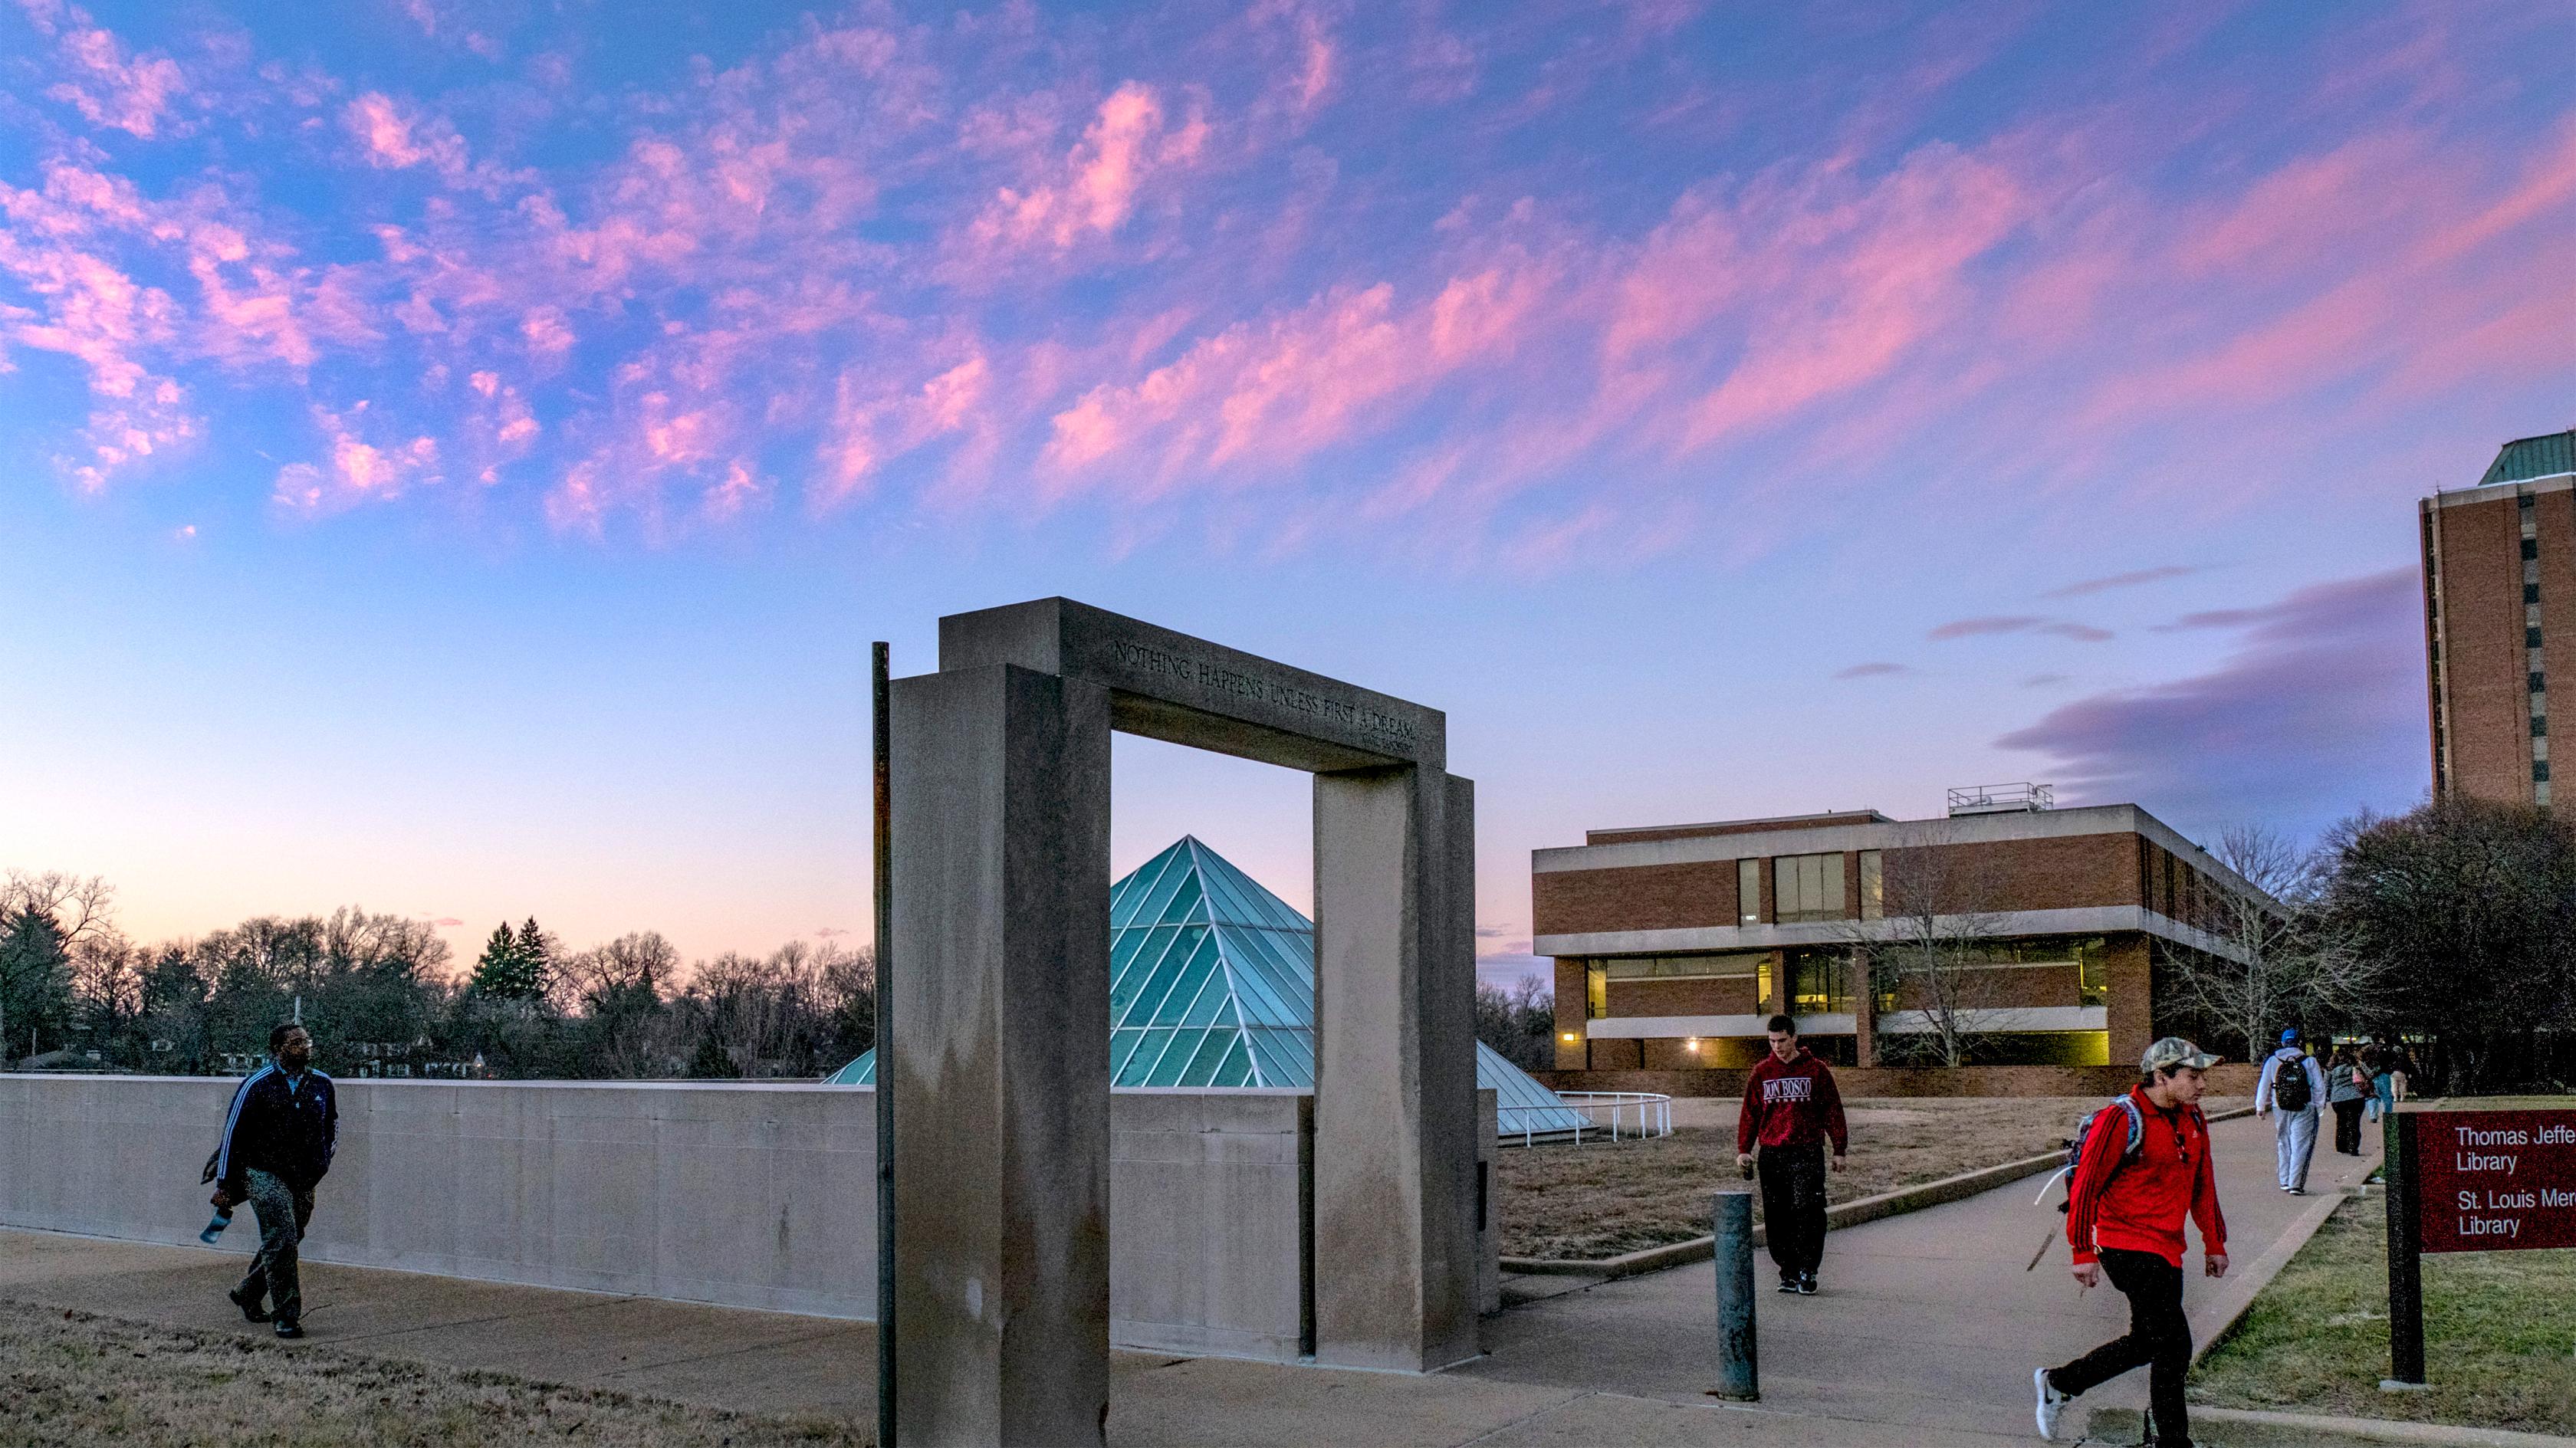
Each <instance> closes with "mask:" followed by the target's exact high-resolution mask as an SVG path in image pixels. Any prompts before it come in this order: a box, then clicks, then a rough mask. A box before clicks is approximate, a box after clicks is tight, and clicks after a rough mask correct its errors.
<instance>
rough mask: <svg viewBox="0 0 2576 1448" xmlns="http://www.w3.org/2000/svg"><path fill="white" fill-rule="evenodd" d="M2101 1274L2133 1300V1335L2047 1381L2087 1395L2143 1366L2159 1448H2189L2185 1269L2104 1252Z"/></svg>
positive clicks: (2145, 1255)
mask: <svg viewBox="0 0 2576 1448" xmlns="http://www.w3.org/2000/svg"><path fill="white" fill-rule="evenodd" d="M2101 1260H2102V1273H2103V1275H2104V1276H2106V1277H2109V1278H2110V1279H2111V1285H2112V1286H2114V1287H2117V1288H2119V1289H2120V1291H2121V1293H2122V1294H2123V1295H2125V1296H2126V1297H2127V1298H2128V1299H2129V1335H2128V1336H2126V1337H2122V1338H2115V1339H2113V1340H2112V1341H2110V1342H2106V1343H2104V1344H2102V1345H2101V1346H2100V1347H2097V1348H2095V1349H2093V1350H2092V1351H2091V1352H2088V1353H2086V1354H2085V1355H2084V1356H2082V1357H2080V1358H2077V1359H2076V1360H2075V1361H2073V1362H2071V1363H2068V1364H2067V1365H2066V1366H2064V1367H2062V1368H2053V1369H2051V1370H2050V1371H2049V1374H2048V1381H2049V1382H2050V1384H2051V1385H2053V1386H2054V1387H2055V1388H2056V1389H2057V1390H2058V1391H2059V1392H2061V1393H2077V1394H2081V1393H2085V1392H2089V1391H2091V1390H2092V1389H2094V1388H2097V1387H2100V1386H2101V1385H2102V1384H2104V1383H2107V1382H2109V1381H2110V1380H2111V1379H2113V1378H2116V1377H2118V1376H2119V1375H2120V1374H2122V1373H2125V1372H2127V1371H2128V1370H2129V1369H2131V1368H2134V1367H2136V1366H2138V1365H2139V1364H2140V1363H2144V1364H2146V1367H2147V1403H2148V1407H2149V1410H2150V1411H2151V1412H2153V1413H2154V1414H2155V1436H2154V1437H2153V1438H2152V1439H2150V1440H2149V1441H2150V1442H2152V1443H2153V1444H2155V1445H2156V1448H2191V1420H2190V1416H2189V1414H2188V1412H2187V1410H2186V1409H2185V1408H2184V1407H2183V1404H2182V1382H2183V1377H2184V1375H2185V1374H2187V1373H2189V1372H2190V1371H2191V1319H2189V1318H2187V1317H2185V1316H2183V1312H2182V1269H2181V1268H2180V1267H2176V1266H2174V1265H2173V1264H2172V1263H2170V1262H2167V1261H2166V1260H2165V1259H2164V1258H2162V1257H2159V1256H2157V1255H2156V1254H2155V1253H2153V1252H2126V1251H2122V1250H2121V1249H2119V1248H2117V1247H2106V1248H2104V1249H2103V1250H2102V1258H2101Z"/></svg>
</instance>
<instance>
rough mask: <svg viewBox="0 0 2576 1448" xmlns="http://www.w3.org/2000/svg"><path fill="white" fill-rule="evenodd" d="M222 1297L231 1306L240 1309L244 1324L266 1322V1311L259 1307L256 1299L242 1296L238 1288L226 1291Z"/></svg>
mask: <svg viewBox="0 0 2576 1448" xmlns="http://www.w3.org/2000/svg"><path fill="white" fill-rule="evenodd" d="M224 1296H225V1297H227V1298H230V1299H231V1300H232V1304H233V1306H235V1307H238V1308H240V1309H241V1315H242V1320H243V1321H244V1322H266V1321H268V1309H267V1308H265V1307H262V1306H260V1305H259V1299H258V1298H256V1297H244V1296H242V1290H241V1289H240V1288H238V1287H235V1288H233V1289H231V1290H230V1291H227V1292H226V1293H225V1294H224Z"/></svg>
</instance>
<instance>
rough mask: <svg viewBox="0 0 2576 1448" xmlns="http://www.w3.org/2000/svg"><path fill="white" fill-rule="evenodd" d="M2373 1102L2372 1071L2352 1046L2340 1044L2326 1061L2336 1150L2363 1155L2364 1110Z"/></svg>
mask: <svg viewBox="0 0 2576 1448" xmlns="http://www.w3.org/2000/svg"><path fill="white" fill-rule="evenodd" d="M2369 1104H2370V1073H2369V1072H2367V1071H2364V1070H2363V1069H2361V1061H2360V1059H2359V1058H2358V1057H2356V1056H2355V1055H2354V1054H2353V1050H2352V1047H2350V1046H2337V1047H2335V1049H2334V1056H2333V1057H2332V1058H2331V1059H2330V1060H2328V1061H2327V1062H2326V1105H2328V1106H2330V1107H2333V1108H2334V1117H2335V1148H2334V1149H2335V1150H2336V1151H2337V1152H2339V1153H2341V1154H2343V1155H2345V1156H2359V1155H2361V1113H2362V1109H2363V1108H2364V1107H2366V1106H2368V1105H2369Z"/></svg>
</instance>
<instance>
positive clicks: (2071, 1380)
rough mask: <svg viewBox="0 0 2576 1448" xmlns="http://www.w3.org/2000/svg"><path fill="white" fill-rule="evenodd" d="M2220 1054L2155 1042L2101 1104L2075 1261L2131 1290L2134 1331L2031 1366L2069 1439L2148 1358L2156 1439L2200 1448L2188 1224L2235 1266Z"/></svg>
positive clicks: (2209, 1265)
mask: <svg viewBox="0 0 2576 1448" xmlns="http://www.w3.org/2000/svg"><path fill="white" fill-rule="evenodd" d="M2216 1064H2218V1058H2217V1057H2216V1056H2212V1055H2209V1054H2207V1053H2206V1052H2204V1051H2202V1050H2201V1049H2200V1048H2199V1047H2198V1046H2195V1045H2193V1044H2192V1043H2191V1042H2189V1041H2186V1040H2184V1039H2182V1038H2181V1037H2179V1036H2167V1037H2165V1038H2164V1039H2163V1040H2161V1041H2158V1042H2156V1043H2155V1044H2154V1045H2152V1046H2149V1047H2148V1048H2147V1053H2146V1055H2145V1056H2143V1057H2141V1058H2140V1059H2139V1062H2138V1084H2137V1085H2136V1086H2135V1087H2133V1088H2132V1089H2131V1090H2130V1091H2129V1093H2128V1094H2127V1095H2126V1096H2123V1097H2121V1098H2119V1099H2118V1100H2116V1101H2114V1102H2112V1103H2111V1104H2110V1105H2109V1106H2106V1107H2104V1108H2102V1109H2101V1110H2100V1111H2097V1112H2095V1113H2093V1116H2092V1119H2091V1120H2090V1121H2089V1122H2088V1123H2087V1126H2086V1130H2085V1132H2084V1140H2083V1143H2082V1145H2080V1146H2079V1147H2078V1148H2077V1149H2076V1165H2075V1173H2074V1176H2073V1178H2072V1179H2071V1180H2070V1181H2069V1183H2068V1187H2067V1211H2066V1241H2067V1245H2068V1246H2069V1247H2070V1248H2072V1249H2073V1253H2074V1263H2073V1266H2072V1268H2071V1269H2070V1270H2072V1271H2073V1273H2074V1275H2075V1281H2076V1283H2077V1285H2078V1286H2079V1287H2082V1288H2084V1289H2086V1290H2090V1289H2091V1288H2092V1287H2093V1286H2094V1284H2096V1283H2097V1282H2099V1281H2101V1279H2102V1278H2103V1277H2105V1276H2108V1277H2109V1278H2110V1279H2111V1285H2112V1286H2113V1287H2116V1288H2118V1289H2120V1294H2121V1295H2122V1296H2124V1297H2126V1298H2128V1299H2129V1331H2128V1333H2127V1335H2126V1336H2123V1337H2118V1338H2114V1339H2113V1340H2111V1341H2110V1342H2106V1343H2104V1344H2102V1345H2101V1346H2100V1347H2097V1348H2095V1349H2093V1350H2092V1351H2091V1352H2088V1353H2086V1354H2085V1355H2084V1356H2082V1357H2080V1358H2077V1359H2075V1360H2074V1361H2073V1362H2070V1363H2066V1364H2064V1365H2062V1366H2059V1367H2054V1368H2040V1369H2038V1370H2037V1371H2035V1372H2034V1373H2032V1374H2031V1383H2032V1386H2033V1388H2034V1389H2036V1391H2037V1393H2038V1399H2039V1403H2038V1418H2039V1436H2040V1437H2042V1438H2044V1439H2047V1440H2048V1441H2050V1442H2052V1443H2053V1442H2056V1441H2058V1437H2057V1430H2058V1425H2059V1422H2060V1420H2061V1419H2062V1418H2063V1417H2064V1415H2065V1412H2066V1405H2067V1404H2069V1403H2071V1402H2073V1401H2075V1400H2076V1399H2077V1398H2079V1397H2081V1396H2083V1395H2084V1394H2086V1393H2088V1392H2091V1391H2092V1390H2093V1389H2094V1388H2096V1387H2099V1386H2101V1385H2102V1384H2104V1383H2107V1382H2109V1381H2110V1380H2111V1379H2113V1378H2116V1377H2118V1376H2119V1375H2120V1374H2122V1373H2125V1372H2127V1371H2129V1370H2130V1369H2132V1368H2135V1367H2138V1366H2140V1365H2141V1364H2143V1365H2144V1366H2145V1367H2146V1369H2147V1372H2148V1383H2147V1387H2148V1405H2149V1406H2148V1418H2149V1423H2150V1430H2151V1436H2150V1437H2149V1438H2148V1439H2147V1441H2148V1442H2149V1443H2151V1444H2153V1445H2154V1448H2191V1419H2190V1414H2189V1410H2188V1409H2186V1408H2185V1407H2184V1406H2183V1379H2184V1377H2185V1375H2186V1374H2188V1373H2189V1372H2190V1371H2191V1320H2190V1319H2189V1318H2187V1317H2185V1316H2184V1315H2183V1310H2182V1285H2183V1276H2182V1254H2183V1235H2182V1224H2183V1219H2184V1218H2185V1217H2189V1218H2190V1219H2191V1220H2192V1221H2193V1222H2194V1223H2196V1224H2198V1226H2199V1228H2200V1255H2201V1264H2202V1266H2201V1270H2202V1271H2203V1272H2205V1273H2207V1274H2208V1275H2209V1276H2211V1277H2224V1276H2226V1275H2227V1219H2226V1217H2225V1216H2223V1215H2222V1214H2221V1213H2220V1212H2219V1210H2218V1178H2217V1176H2216V1174H2215V1171H2214V1170H2213V1168H2212V1166H2211V1162H2210V1146H2209V1121H2208V1119H2207V1118H2205V1117H2203V1116H2202V1115H2201V1114H2200V1105H2199V1102H2200V1093H2201V1092H2202V1090H2203V1089H2205V1087H2206V1086H2207V1084H2208V1083H2207V1078H2206V1076H2205V1075H2204V1074H2203V1073H2205V1072H2206V1071H2208V1069H2209V1068H2210V1067H2212V1066H2214V1065H2216Z"/></svg>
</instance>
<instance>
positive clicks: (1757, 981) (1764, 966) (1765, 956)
mask: <svg viewBox="0 0 2576 1448" xmlns="http://www.w3.org/2000/svg"><path fill="white" fill-rule="evenodd" d="M1771 985H1772V980H1771V952H1769V951H1767V950H1766V951H1764V952H1762V961H1761V963H1760V964H1759V965H1757V966H1755V967H1754V970H1753V1010H1754V1013H1755V1014H1756V1015H1769V1014H1770V1013H1771V1002H1772V1001H1773V1000H1774V999H1776V997H1774V996H1773V995H1772V994H1771Z"/></svg>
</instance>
